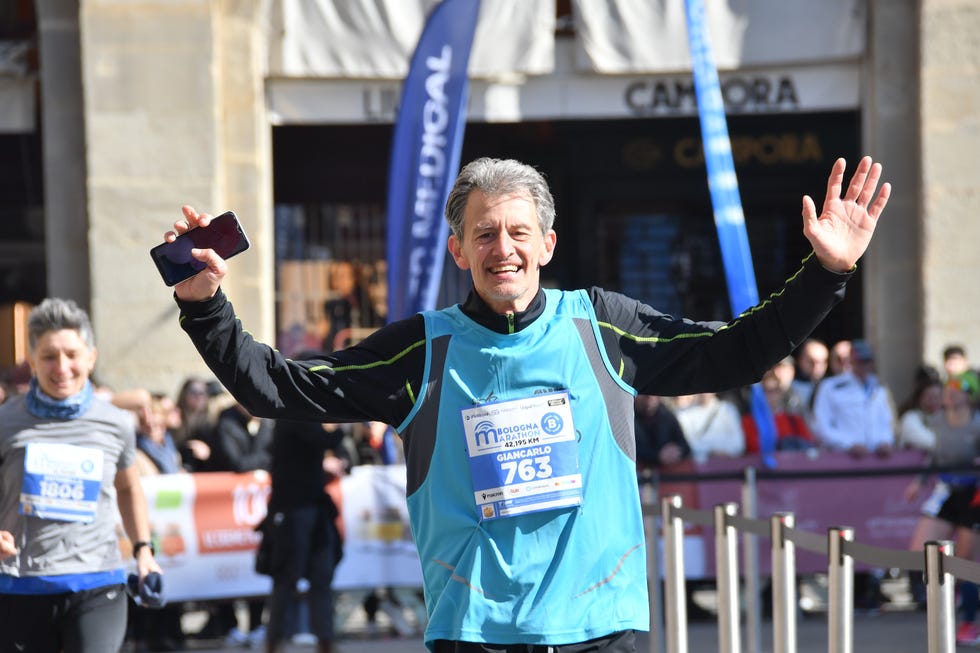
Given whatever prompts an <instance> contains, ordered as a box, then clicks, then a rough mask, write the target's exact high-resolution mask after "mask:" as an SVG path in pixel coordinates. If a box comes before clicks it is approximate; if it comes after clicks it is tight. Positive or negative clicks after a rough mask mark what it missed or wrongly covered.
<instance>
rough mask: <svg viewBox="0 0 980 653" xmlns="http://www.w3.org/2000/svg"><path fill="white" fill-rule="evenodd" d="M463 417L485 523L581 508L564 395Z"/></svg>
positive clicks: (479, 409) (483, 408)
mask: <svg viewBox="0 0 980 653" xmlns="http://www.w3.org/2000/svg"><path fill="white" fill-rule="evenodd" d="M462 417H463V429H464V431H465V433H466V449H467V453H468V455H469V463H470V472H471V474H472V477H473V491H474V494H473V496H474V498H475V500H476V505H477V507H478V508H479V509H480V514H481V515H482V517H483V519H497V518H499V517H510V516H513V515H521V514H526V513H531V512H540V511H542V510H554V509H556V508H567V507H569V506H578V505H581V503H582V474H581V473H580V472H579V462H578V442H577V440H576V437H575V425H574V423H573V422H572V409H571V405H570V402H569V398H568V393H567V392H554V393H550V394H545V395H537V396H534V397H529V398H526V399H514V400H511V401H501V402H497V403H492V404H482V405H480V406H474V407H472V408H465V409H463V411H462Z"/></svg>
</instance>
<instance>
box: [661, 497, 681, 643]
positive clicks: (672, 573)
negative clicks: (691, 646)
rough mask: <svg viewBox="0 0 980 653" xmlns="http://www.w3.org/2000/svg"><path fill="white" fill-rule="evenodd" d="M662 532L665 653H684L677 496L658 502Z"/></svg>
mask: <svg viewBox="0 0 980 653" xmlns="http://www.w3.org/2000/svg"><path fill="white" fill-rule="evenodd" d="M660 505H661V510H662V514H663V529H664V590H665V591H664V593H665V595H666V601H667V602H666V605H665V606H664V608H665V613H666V616H667V619H666V621H667V626H666V628H665V630H666V633H665V635H666V639H667V651H668V653H687V599H686V594H685V579H684V521H683V520H682V519H681V518H680V517H677V516H675V515H674V513H673V508H680V507H681V498H680V497H679V496H676V495H675V496H669V497H664V498H663V499H661V501H660Z"/></svg>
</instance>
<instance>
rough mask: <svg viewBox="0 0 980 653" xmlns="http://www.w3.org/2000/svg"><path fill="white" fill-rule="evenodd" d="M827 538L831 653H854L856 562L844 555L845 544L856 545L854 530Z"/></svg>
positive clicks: (842, 530)
mask: <svg viewBox="0 0 980 653" xmlns="http://www.w3.org/2000/svg"><path fill="white" fill-rule="evenodd" d="M827 538H828V541H827V572H828V574H827V575H828V584H829V588H828V589H829V596H828V599H829V606H828V614H827V629H828V633H827V634H828V639H827V650H828V651H829V653H853V650H854V559H853V558H852V557H851V556H849V555H847V554H846V553H844V542H852V541H854V529H853V528H846V527H841V528H831V529H829V530H828V532H827Z"/></svg>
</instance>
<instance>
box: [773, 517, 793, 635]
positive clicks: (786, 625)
mask: <svg viewBox="0 0 980 653" xmlns="http://www.w3.org/2000/svg"><path fill="white" fill-rule="evenodd" d="M795 524H796V519H795V518H794V517H793V514H792V513H788V512H783V513H776V514H774V515H772V516H771V517H770V518H769V526H770V532H771V533H772V535H771V537H770V543H771V547H772V633H773V634H772V647H773V651H774V653H796V548H795V545H794V544H793V541H792V540H790V539H788V538H787V537H786V529H787V528H793V526H794V525H795Z"/></svg>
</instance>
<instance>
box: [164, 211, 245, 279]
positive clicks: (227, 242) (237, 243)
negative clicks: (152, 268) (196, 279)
mask: <svg viewBox="0 0 980 653" xmlns="http://www.w3.org/2000/svg"><path fill="white" fill-rule="evenodd" d="M195 247H196V248H199V249H213V250H214V251H215V252H216V253H217V254H218V256H220V257H221V258H223V259H229V258H231V257H232V256H234V255H235V254H239V253H241V252H244V251H245V250H246V249H248V248H249V242H248V237H247V236H246V235H245V230H244V229H242V225H241V223H239V222H238V217H237V216H236V215H235V213H234V211H228V212H227V213H222V214H221V215H219V216H218V217H216V218H212V219H211V223H210V224H209V225H208V226H207V227H196V228H194V229H191V230H190V231H186V232H184V233H182V234H181V235H179V236H177V239H176V240H175V241H174V242H172V243H160V244H159V245H157V246H156V247H154V248H153V249H151V250H150V257H151V258H152V259H153V262H154V263H155V264H156V266H157V270H159V271H160V276H161V277H163V281H164V283H166V284H167V285H168V286H174V285H176V284H178V283H180V282H181V281H183V280H184V279H190V278H191V277H193V276H194V275H195V274H197V273H198V272H200V271H201V270H203V269H204V267H205V266H204V263H202V262H200V261H198V260H197V259H196V258H194V257H193V256H191V249H193V248H195Z"/></svg>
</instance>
